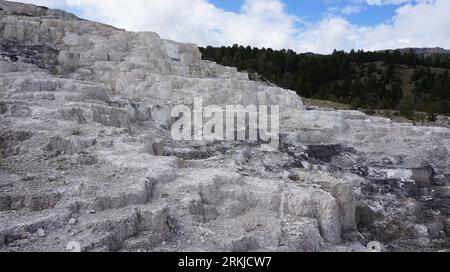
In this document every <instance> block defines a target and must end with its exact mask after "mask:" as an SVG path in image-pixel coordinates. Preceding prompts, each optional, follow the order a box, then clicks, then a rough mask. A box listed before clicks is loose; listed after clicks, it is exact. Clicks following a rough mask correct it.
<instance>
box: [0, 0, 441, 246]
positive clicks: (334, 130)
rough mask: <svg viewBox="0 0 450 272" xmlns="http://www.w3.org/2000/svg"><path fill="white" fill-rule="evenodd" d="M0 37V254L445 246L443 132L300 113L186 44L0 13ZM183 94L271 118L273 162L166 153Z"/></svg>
mask: <svg viewBox="0 0 450 272" xmlns="http://www.w3.org/2000/svg"><path fill="white" fill-rule="evenodd" d="M0 37H1V39H0V169H1V170H0V251H66V250H67V251H135V250H150V251H181V250H187V251H197V250H205V251H220V250H224V251H268V250H269V251H351V250H357V251H367V250H368V251H370V250H372V249H371V247H370V245H373V244H376V245H381V243H382V245H383V250H429V251H432V250H440V249H443V248H445V245H446V244H448V238H447V237H448V235H449V231H448V230H449V219H448V215H449V214H450V198H449V197H450V190H449V188H450V187H448V186H449V182H450V153H449V152H450V151H449V147H450V130H449V129H445V128H432V127H415V126H412V125H406V124H398V123H392V122H391V121H389V120H387V119H382V118H374V117H369V116H367V115H365V114H363V113H361V112H357V111H328V110H325V109H320V108H307V107H305V106H304V105H303V103H302V101H301V99H300V98H299V97H298V96H297V95H296V94H295V93H294V92H292V91H289V90H284V89H281V88H277V87H273V86H268V85H266V84H265V83H262V82H258V81H250V80H249V79H248V75H247V74H246V73H240V72H238V71H237V70H236V69H235V68H231V67H223V66H220V65H217V64H216V63H213V62H209V61H203V60H201V55H200V52H199V50H198V49H197V48H196V46H195V45H192V44H182V43H177V42H173V41H168V40H164V39H161V38H160V37H159V36H158V35H157V34H155V33H150V32H145V33H144V32H142V33H132V32H126V31H124V30H119V29H116V28H113V27H111V26H106V25H103V24H99V23H94V22H89V21H85V20H81V19H79V18H77V17H75V16H74V15H71V14H68V13H65V12H63V11H59V10H51V9H47V8H43V7H37V6H33V5H25V4H20V3H12V2H7V1H0ZM194 97H202V98H203V103H204V105H205V106H207V105H212V104H216V105H244V106H246V105H264V104H268V105H279V106H280V120H281V124H280V130H281V131H280V134H281V137H280V148H279V150H276V151H273V150H272V151H264V149H261V148H260V146H261V144H262V142H261V141H253V142H252V141H236V142H221V141H175V140H173V138H172V137H171V133H170V127H171V125H172V124H173V122H174V120H173V118H172V117H171V109H172V107H173V106H175V105H179V104H184V105H192V103H193V98H194ZM373 241H375V242H373ZM377 241H379V242H377ZM369 242H372V243H371V244H369ZM380 242H381V243H380ZM368 244H369V247H367V245H368Z"/></svg>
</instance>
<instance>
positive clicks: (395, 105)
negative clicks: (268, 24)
mask: <svg viewBox="0 0 450 272" xmlns="http://www.w3.org/2000/svg"><path fill="white" fill-rule="evenodd" d="M200 51H201V53H202V58H203V59H205V60H210V61H215V62H217V63H219V64H221V65H225V66H233V67H236V68H237V69H238V70H240V71H247V72H249V73H250V75H255V74H257V75H259V77H260V78H262V79H264V80H267V81H270V82H272V83H275V84H277V85H278V86H280V87H283V88H287V89H291V90H294V91H296V92H297V93H298V94H299V95H301V96H303V97H307V98H315V99H323V100H331V101H334V102H339V103H345V104H349V105H351V106H352V107H354V108H364V109H370V110H375V109H392V110H398V111H400V112H401V114H402V115H404V116H407V117H408V115H410V114H411V113H412V112H414V111H423V112H427V113H428V115H429V116H430V118H433V116H435V114H445V115H450V78H449V72H448V70H449V69H450V54H435V55H428V56H425V55H417V54H414V52H413V51H412V49H411V50H410V51H409V52H407V53H403V54H402V53H400V51H399V50H393V51H376V52H371V51H362V50H359V51H355V50H352V51H350V52H344V51H337V50H334V52H333V53H332V54H330V55H317V54H312V53H303V54H298V53H296V52H294V51H292V50H284V49H283V50H273V49H270V48H267V49H266V48H262V49H259V48H254V47H253V48H252V47H249V46H248V47H243V46H238V45H233V46H231V47H225V46H222V47H211V46H208V47H206V48H200ZM408 70H410V71H411V70H412V71H413V72H412V73H411V72H410V73H407V71H408Z"/></svg>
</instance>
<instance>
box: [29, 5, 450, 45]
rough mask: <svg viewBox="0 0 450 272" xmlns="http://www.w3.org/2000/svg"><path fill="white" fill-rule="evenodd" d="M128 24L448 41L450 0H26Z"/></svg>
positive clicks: (197, 32)
mask: <svg viewBox="0 0 450 272" xmlns="http://www.w3.org/2000/svg"><path fill="white" fill-rule="evenodd" d="M22 1H24V2H29V3H34V4H39V5H46V6H49V7H52V8H62V9H65V10H68V11H70V12H73V13H75V14H76V15H78V16H80V17H83V18H85V19H89V20H95V21H100V22H102V23H107V24H111V25H114V26H116V27H119V28H124V29H127V30H130V31H153V32H157V33H158V34H159V35H160V36H161V37H163V38H167V39H172V40H176V41H181V42H191V43H195V44H198V45H201V46H205V45H213V46H220V45H232V44H235V43H237V44H241V45H244V46H246V45H250V46H256V47H271V48H274V49H281V48H289V49H293V50H295V51H297V52H316V53H330V52H332V51H333V49H339V50H347V51H348V50H351V49H365V50H380V49H392V48H405V47H443V48H447V49H448V48H450V16H448V12H449V11H450V0H151V1H150V0H22Z"/></svg>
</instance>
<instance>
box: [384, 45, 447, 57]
mask: <svg viewBox="0 0 450 272" xmlns="http://www.w3.org/2000/svg"><path fill="white" fill-rule="evenodd" d="M395 50H398V51H399V52H400V53H401V54H407V53H410V52H411V51H412V52H413V53H414V54H416V55H419V56H430V55H440V54H450V50H447V49H444V48H441V47H434V48H415V47H408V48H401V49H388V50H381V51H380V52H393V51H395Z"/></svg>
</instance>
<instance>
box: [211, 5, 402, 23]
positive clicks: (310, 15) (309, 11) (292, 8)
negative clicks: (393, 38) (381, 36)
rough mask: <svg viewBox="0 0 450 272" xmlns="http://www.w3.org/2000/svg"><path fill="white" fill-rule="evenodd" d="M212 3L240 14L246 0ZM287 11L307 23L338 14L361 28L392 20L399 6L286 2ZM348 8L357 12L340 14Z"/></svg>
mask: <svg viewBox="0 0 450 272" xmlns="http://www.w3.org/2000/svg"><path fill="white" fill-rule="evenodd" d="M209 2H210V3H212V4H214V5H215V6H217V7H220V8H222V9H224V10H227V11H234V12H239V10H240V9H241V6H242V5H243V4H244V0H210V1H209ZM283 3H284V4H285V6H286V10H287V11H288V12H289V13H292V14H295V15H297V16H299V17H300V18H304V19H305V20H307V21H311V22H315V21H319V20H320V19H322V18H323V17H326V16H329V15H331V14H333V13H338V14H339V15H341V16H342V17H345V18H346V19H348V20H349V21H350V22H351V23H354V24H357V25H361V26H373V25H376V24H380V23H383V22H386V21H389V20H391V19H392V17H393V16H394V15H395V10H396V9H397V8H398V7H399V5H398V4H391V5H368V4H365V3H357V2H355V1H351V0H350V1H348V0H334V1H324V0H284V1H283ZM346 7H353V8H354V9H357V12H353V13H350V14H345V13H342V12H339V10H343V9H345V8H346Z"/></svg>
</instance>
